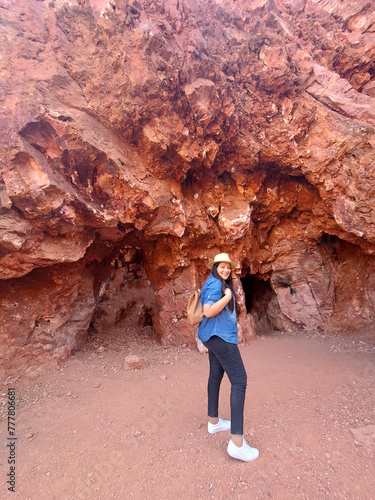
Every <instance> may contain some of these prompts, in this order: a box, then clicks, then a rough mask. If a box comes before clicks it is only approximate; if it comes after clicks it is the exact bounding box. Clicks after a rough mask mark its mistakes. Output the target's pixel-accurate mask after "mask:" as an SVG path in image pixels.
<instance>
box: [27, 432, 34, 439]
mask: <svg viewBox="0 0 375 500" xmlns="http://www.w3.org/2000/svg"><path fill="white" fill-rule="evenodd" d="M32 437H34V434H33V433H32V432H29V433H28V434H26V438H27V439H31V438H32Z"/></svg>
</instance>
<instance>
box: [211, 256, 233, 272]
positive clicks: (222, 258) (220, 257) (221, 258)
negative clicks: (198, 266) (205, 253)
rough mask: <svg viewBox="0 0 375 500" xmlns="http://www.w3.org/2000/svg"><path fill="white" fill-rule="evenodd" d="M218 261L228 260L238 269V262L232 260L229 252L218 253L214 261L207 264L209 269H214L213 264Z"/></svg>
mask: <svg viewBox="0 0 375 500" xmlns="http://www.w3.org/2000/svg"><path fill="white" fill-rule="evenodd" d="M218 262H228V264H230V265H231V268H232V269H236V267H237V264H236V263H235V262H232V261H231V260H230V258H229V255H228V254H227V253H218V254H217V255H215V258H214V261H213V262H210V263H209V264H208V265H207V267H208V269H212V266H213V265H214V264H216V263H218Z"/></svg>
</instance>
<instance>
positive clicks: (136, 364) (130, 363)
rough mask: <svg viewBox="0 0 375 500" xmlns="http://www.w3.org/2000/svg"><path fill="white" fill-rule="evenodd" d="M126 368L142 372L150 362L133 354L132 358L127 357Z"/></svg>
mask: <svg viewBox="0 0 375 500" xmlns="http://www.w3.org/2000/svg"><path fill="white" fill-rule="evenodd" d="M124 366H125V370H142V369H143V368H146V366H148V362H147V360H146V359H145V358H141V357H139V356H137V355H136V354H133V355H131V356H126V358H125V362H124Z"/></svg>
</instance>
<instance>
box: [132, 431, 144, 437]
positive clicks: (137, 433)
mask: <svg viewBox="0 0 375 500" xmlns="http://www.w3.org/2000/svg"><path fill="white" fill-rule="evenodd" d="M141 434H142V433H141V431H135V433H134V436H135V437H139V436H140V435H141Z"/></svg>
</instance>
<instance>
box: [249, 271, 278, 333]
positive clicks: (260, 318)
mask: <svg viewBox="0 0 375 500" xmlns="http://www.w3.org/2000/svg"><path fill="white" fill-rule="evenodd" d="M241 283H242V287H243V291H244V294H245V305H246V310H247V313H248V314H251V316H252V317H253V319H254V326H255V332H256V334H257V335H264V334H267V333H270V331H271V330H272V326H271V323H270V320H269V318H268V315H267V308H268V304H269V303H270V301H271V300H272V298H273V297H274V296H275V295H276V294H275V292H274V290H273V289H272V287H271V284H270V282H269V280H264V279H262V278H261V277H257V276H256V275H251V274H247V275H246V276H244V277H243V278H241Z"/></svg>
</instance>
